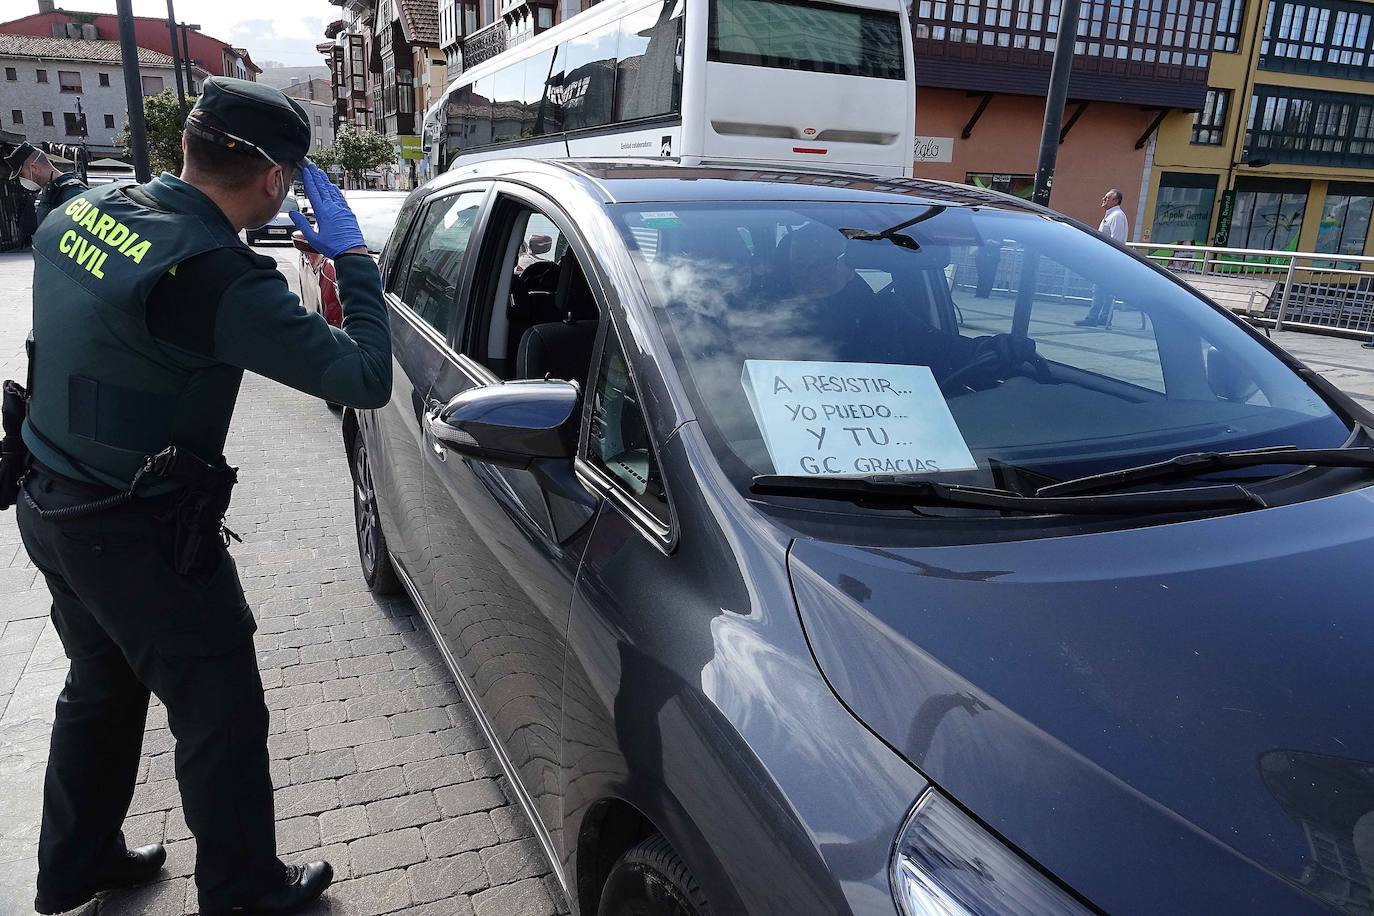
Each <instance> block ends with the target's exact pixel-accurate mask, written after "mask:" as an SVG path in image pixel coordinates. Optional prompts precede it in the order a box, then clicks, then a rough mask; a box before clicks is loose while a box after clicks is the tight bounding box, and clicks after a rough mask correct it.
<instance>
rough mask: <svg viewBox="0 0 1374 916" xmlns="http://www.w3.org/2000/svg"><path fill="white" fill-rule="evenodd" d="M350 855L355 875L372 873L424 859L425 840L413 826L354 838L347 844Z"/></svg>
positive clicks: (402, 866)
mask: <svg viewBox="0 0 1374 916" xmlns="http://www.w3.org/2000/svg"><path fill="white" fill-rule="evenodd" d="M348 855H349V858H350V859H351V860H352V862H353V873H354V874H355V875H370V874H373V873H374V872H380V871H387V870H389V869H393V868H405V867H406V866H407V865H414V864H415V863H417V862H423V861H424V860H425V841H424V839H423V838H422V837H421V836H420V831H419V830H418V829H417V828H415V827H410V828H408V829H405V830H394V831H392V832H390V833H378V834H374V835H372V836H365V837H362V838H360V839H358V840H355V841H354V842H352V843H349V844H348ZM431 899H432V898H431Z"/></svg>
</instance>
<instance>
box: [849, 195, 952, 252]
mask: <svg viewBox="0 0 1374 916" xmlns="http://www.w3.org/2000/svg"><path fill="white" fill-rule="evenodd" d="M948 209H949V208H948V207H946V206H945V205H944V204H936V205H935V206H933V207H927V208H926V209H925V210H923V211H921V212H920V213H919V214H917V215H916V216H915V217H913V218H912V219H909V220H907V221H906V222H904V223H898V224H897V225H895V226H888V227H887V228H886V229H884V230H883V231H882V232H869V231H868V230H867V229H841V230H840V235H843V236H844V237H845V238H847V239H851V240H854V241H859V242H891V243H892V244H894V245H896V246H898V247H900V248H910V249H911V250H912V251H920V250H921V246H920V243H918V242H917V241H916V240H915V239H913V238H912V237H911V236H909V235H902V230H903V229H907V228H910V227H911V226H914V225H916V224H917V223H923V222H925V221H926V220H928V219H933V218H935V217H937V216H939V215H940V214H941V213H944V212H945V211H946V210H948Z"/></svg>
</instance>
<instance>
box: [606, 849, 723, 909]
mask: <svg viewBox="0 0 1374 916" xmlns="http://www.w3.org/2000/svg"><path fill="white" fill-rule="evenodd" d="M596 912H597V916H706V914H707V913H709V912H710V909H709V908H708V907H707V905H706V895H705V894H703V893H702V892H701V888H699V887H697V883H696V880H695V879H694V878H693V877H692V874H691V872H689V871H688V870H687V866H686V864H684V863H683V861H682V857H681V856H679V855H678V854H677V853H676V852H675V851H674V850H673V847H672V846H671V845H669V843H668V841H667V840H666V839H664V837H663V835H662V834H657V833H656V834H654V835H653V836H651V837H649V838H648V839H647V840H644V841H643V842H641V843H640V844H639V845H638V846H634V847H632V848H631V849H630V850H629V851H628V852H626V853H625V854H624V855H623V856H621V857H620V860H619V861H617V862H616V863H615V865H614V866H612V868H611V873H610V875H608V876H607V878H606V884H605V886H604V888H603V889H602V891H601V905H600V906H599V907H597V911H596Z"/></svg>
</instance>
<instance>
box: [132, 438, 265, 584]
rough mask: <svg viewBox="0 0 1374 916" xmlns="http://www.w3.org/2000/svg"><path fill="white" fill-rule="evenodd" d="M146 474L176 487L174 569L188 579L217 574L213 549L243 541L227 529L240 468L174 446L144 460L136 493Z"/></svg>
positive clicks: (172, 518)
mask: <svg viewBox="0 0 1374 916" xmlns="http://www.w3.org/2000/svg"><path fill="white" fill-rule="evenodd" d="M145 475H151V476H153V477H155V478H157V479H159V480H163V481H166V482H168V483H174V484H177V485H178V489H177V491H176V492H175V493H174V494H172V496H171V499H172V503H171V508H170V510H169V512H168V520H169V521H170V522H171V523H172V524H173V525H174V526H175V530H174V532H173V541H172V565H173V567H174V568H175V569H176V571H177V572H178V573H180V574H181V575H184V576H185V575H191V576H195V575H202V574H205V573H208V572H211V571H213V563H212V561H213V560H215V559H216V551H215V550H214V548H215V547H216V546H217V545H218V546H220V547H224V546H228V544H229V538H231V537H232V538H234V539H235V540H242V539H241V538H239V536H238V535H237V534H235V533H234V532H232V531H230V530H229V529H228V528H226V527H225V526H224V515H225V513H226V512H228V511H229V500H230V498H231V496H232V494H233V492H234V485H235V484H237V483H238V480H239V476H238V468H235V467H230V466H229V465H228V464H226V463H225V461H224V459H223V458H222V457H221V458H220V460H219V462H218V463H216V464H208V463H206V462H205V461H202V460H201V459H200V458H197V457H196V456H195V455H193V454H191V453H190V452H185V451H181V450H179V449H178V448H177V447H176V446H174V445H173V446H169V447H168V448H165V449H163V450H162V451H161V452H158V453H157V454H156V455H153V456H151V457H149V458H148V459H147V460H146V461H145V462H144V464H143V470H141V471H140V472H139V476H138V478H135V482H134V485H133V488H132V489H134V490H137V489H138V482H139V479H140V478H142V477H144V476H145Z"/></svg>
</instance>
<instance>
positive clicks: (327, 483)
mask: <svg viewBox="0 0 1374 916" xmlns="http://www.w3.org/2000/svg"><path fill="white" fill-rule="evenodd" d="M264 250H266V251H270V252H271V253H272V254H274V255H276V257H277V260H278V261H279V262H280V263H281V264H282V267H283V271H284V272H285V273H286V274H287V276H288V278H289V279H290V280H291V282H292V283H293V284H294V283H295V282H296V280H295V270H294V267H293V265H294V261H295V252H294V251H293V250H291V249H283V248H275V249H264ZM31 286H32V261H31V259H30V257H29V255H27V254H0V378H17V379H22V378H23V374H22V373H23V371H24V369H23V366H24V347H23V342H24V338H25V336H26V335H27V333H28V328H29V325H30V314H31V309H30V296H31ZM228 450H229V451H230V456H229V457H230V460H231V461H232V462H233V463H234V464H237V465H239V469H240V470H239V476H240V480H241V481H242V483H241V484H240V486H239V487H238V489H237V491H236V492H235V494H234V505H233V509H232V510H231V513H230V516H229V524H230V526H231V527H232V528H234V530H235V531H237V532H239V533H240V534H242V535H243V538H244V542H243V543H242V544H236V545H235V546H234V548H233V554H234V557H235V560H236V561H237V563H238V566H239V571H240V573H241V575H242V577H243V583H244V588H245V591H246V593H247V595H248V599H249V601H250V603H251V604H252V605H253V608H254V611H255V613H256V615H257V618H258V635H257V647H258V660H259V664H260V667H261V668H262V677H263V683H264V686H265V687H266V688H267V705H268V707H269V708H270V709H271V712H272V736H271V739H270V746H271V751H272V775H273V780H274V782H275V784H276V787H277V794H276V805H277V821H278V824H277V838H278V847H279V852H280V854H281V855H282V857H283V859H285V860H286V861H287V862H304V861H309V860H312V859H316V858H327V859H329V860H330V861H331V862H332V863H333V864H334V868H335V870H336V874H337V876H338V877H337V878H336V883H335V885H334V887H333V888H332V889H331V890H330V891H329V893H328V894H327V896H326V898H325V900H324V901H322V902H321V903H320V904H319V905H318V906H317V907H316V908H315V909H313V910H312V911H311V912H312V913H317V914H340V916H369V914H382V913H408V914H414V916H421V914H423V916H522V914H528V916H551V914H554V913H555V912H558V911H559V910H560V905H559V904H557V903H556V902H555V901H559V900H561V899H562V898H561V896H560V894H559V892H558V891H557V889H556V885H555V884H554V883H553V882H552V879H551V878H550V877H549V876H548V865H547V863H546V862H545V861H544V859H543V857H542V853H541V851H540V847H539V846H538V844H537V843H536V842H535V841H534V840H533V839H532V833H531V830H530V826H529V823H528V821H527V820H526V819H525V817H524V815H523V814H522V813H521V812H520V810H519V808H518V807H516V806H513V805H512V804H511V802H510V801H509V799H510V797H511V796H510V794H509V792H508V791H506V790H505V789H504V788H503V782H504V780H503V779H502V778H500V777H499V776H498V770H497V766H496V762H495V759H494V758H493V757H492V756H491V754H490V753H489V752H488V751H487V749H486V744H485V741H484V740H483V737H482V734H481V731H480V729H479V728H478V727H477V725H476V723H475V722H474V721H473V718H472V716H471V715H470V713H469V710H468V709H467V707H466V706H464V704H463V702H462V697H461V694H460V693H459V692H458V690H457V688H456V687H455V685H454V684H453V682H452V680H451V679H450V676H449V673H448V671H447V670H446V669H445V667H444V664H443V662H442V660H441V659H440V656H439V654H438V652H437V650H436V649H435V647H434V643H433V640H432V639H431V638H430V635H429V633H428V631H427V630H426V629H425V628H424V623H423V621H422V620H421V618H419V617H418V616H416V614H415V611H414V609H413V607H412V606H411V605H410V603H409V602H408V601H407V600H405V599H404V598H401V599H386V600H380V601H379V600H376V599H374V598H373V597H372V596H371V595H369V594H368V592H367V591H366V589H365V588H364V586H363V584H362V578H361V576H360V575H359V572H358V561H357V551H356V547H355V546H354V540H353V516H352V505H351V502H350V489H349V482H348V469H347V465H346V463H345V461H344V456H343V449H342V445H341V440H340V436H339V420H338V417H337V415H335V414H332V413H330V412H329V410H328V409H326V407H325V406H324V404H323V403H321V402H319V401H316V400H313V399H312V398H308V397H306V396H304V395H301V394H298V393H297V392H294V391H292V390H290V389H288V388H285V387H283V386H281V385H277V384H275V383H271V382H268V381H265V380H263V379H261V378H257V377H254V376H248V377H246V378H245V379H244V386H243V392H242V394H241V396H240V398H239V409H238V413H237V416H236V417H235V420H234V427H233V430H232V432H231V434H230V443H229V447H228ZM48 606H49V600H48V594H47V590H46V588H45V587H44V584H43V580H42V577H41V576H40V575H38V573H37V571H36V570H35V569H34V568H33V567H32V566H31V565H30V564H29V562H28V558H27V556H26V555H25V553H24V550H23V547H22V545H21V543H20V539H19V533H18V531H17V530H16V528H15V524H14V513H13V512H6V513H3V514H0V916H19V914H24V913H31V912H32V902H33V881H34V874H35V872H36V863H35V860H34V857H35V850H36V847H37V840H38V824H39V812H40V807H41V797H42V784H43V769H44V765H45V763H46V760H47V753H48V734H49V730H50V728H51V724H52V718H53V707H54V701H55V700H56V697H57V693H58V691H59V690H60V689H61V687H62V681H63V678H64V677H65V674H66V658H65V657H64V656H63V654H62V646H61V644H60V642H59V641H58V639H57V634H56V632H55V631H54V630H53V628H52V624H51V623H50V622H49V620H48ZM143 753H144V758H143V766H142V769H141V770H140V774H139V786H138V790H137V792H136V793H135V795H134V800H133V805H132V807H131V809H130V812H129V820H128V821H127V822H126V824H125V828H124V829H125V834H126V836H127V837H128V840H129V842H130V843H131V844H141V843H148V842H153V841H158V840H163V841H166V843H167V852H168V860H167V868H166V871H165V872H164V875H165V877H166V879H165V880H162V881H160V882H159V883H157V884H154V885H151V886H149V887H146V888H141V889H138V890H135V891H132V892H127V893H122V894H110V895H106V897H104V898H103V899H102V900H101V901H99V903H98V904H97V903H92V904H89V905H87V906H86V907H84V908H82V909H80V910H77V911H75V912H76V913H78V914H80V916H95V914H97V913H98V914H99V916H126V914H128V916H133V914H149V916H176V914H190V913H195V912H196V897H195V887H194V882H193V881H192V879H191V878H190V875H191V873H192V869H193V867H194V860H195V842H194V840H192V839H191V838H190V832H189V831H188V830H187V828H186V822H185V820H184V819H183V816H182V812H181V806H180V800H179V797H178V794H177V787H176V781H175V779H174V778H173V771H172V736H171V733H170V732H169V731H168V730H167V715H166V710H165V709H163V708H162V707H161V706H160V705H157V704H156V703H155V704H154V707H153V709H152V710H151V711H150V714H149V717H148V731H147V734H146V736H145V738H144V745H143Z"/></svg>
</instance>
